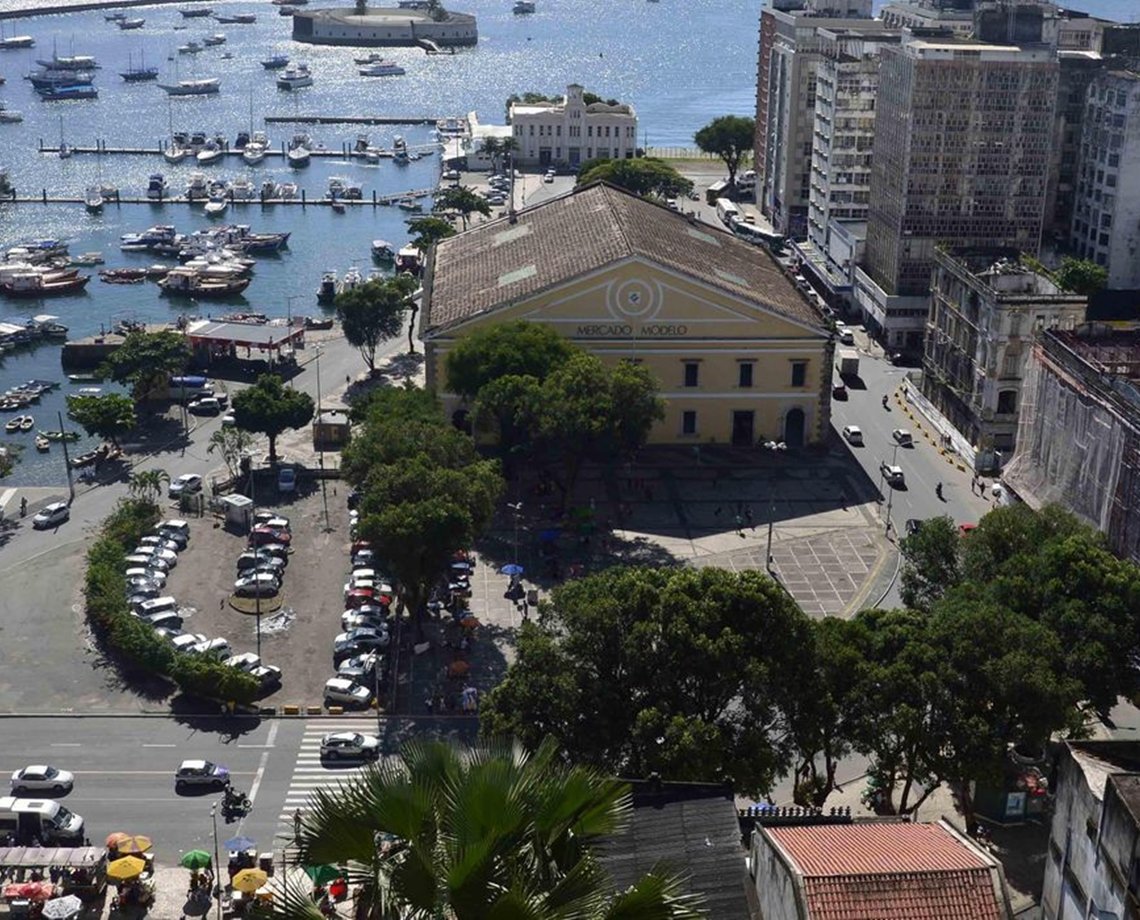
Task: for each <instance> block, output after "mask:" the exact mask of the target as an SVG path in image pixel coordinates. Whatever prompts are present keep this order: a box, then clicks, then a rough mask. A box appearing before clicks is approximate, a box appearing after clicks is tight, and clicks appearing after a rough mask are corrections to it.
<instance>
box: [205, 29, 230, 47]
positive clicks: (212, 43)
mask: <svg viewBox="0 0 1140 920" xmlns="http://www.w3.org/2000/svg"><path fill="white" fill-rule="evenodd" d="M225 43H226V35H225V33H224V32H215V33H214V34H213V35H208V36H206V38H204V39H203V40H202V44H204V45H205V46H206V47H207V48H216V47H217V46H218V45H224V44H225Z"/></svg>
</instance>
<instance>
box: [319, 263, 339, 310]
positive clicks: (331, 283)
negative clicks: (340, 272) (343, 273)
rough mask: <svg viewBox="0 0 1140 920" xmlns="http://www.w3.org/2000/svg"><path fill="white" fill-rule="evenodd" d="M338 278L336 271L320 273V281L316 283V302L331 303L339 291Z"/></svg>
mask: <svg viewBox="0 0 1140 920" xmlns="http://www.w3.org/2000/svg"><path fill="white" fill-rule="evenodd" d="M340 289H341V286H340V279H339V278H337V275H336V272H333V271H328V272H325V273H324V274H323V275H321V283H320V284H319V285H317V303H319V304H326V305H327V304H331V303H332V302H333V301H334V300H336V295H337V294H339V293H340Z"/></svg>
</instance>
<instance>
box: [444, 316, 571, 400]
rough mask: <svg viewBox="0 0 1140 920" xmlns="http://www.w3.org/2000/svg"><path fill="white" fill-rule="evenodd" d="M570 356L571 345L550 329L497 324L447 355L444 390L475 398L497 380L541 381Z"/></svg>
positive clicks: (525, 325)
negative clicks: (445, 386)
mask: <svg viewBox="0 0 1140 920" xmlns="http://www.w3.org/2000/svg"><path fill="white" fill-rule="evenodd" d="M573 353H574V346H573V345H572V344H571V343H570V342H568V341H566V339H564V338H563V337H562V336H560V335H559V334H558V333H557V332H555V331H554V330H553V329H551V328H550V327H549V326H545V325H542V324H541V323H528V322H525V321H523V320H519V321H516V322H511V323H496V324H494V325H491V326H489V327H485V328H482V329H479V330H477V331H476V332H474V333H472V334H471V335H469V336H467V337H466V338H464V339H462V340H461V341H460V342H459V344H457V345H456V346H455V347H454V348H453V349H452V350H451V351H449V352H448V353H447V388H448V390H450V391H451V392H452V393H456V394H458V395H459V396H462V397H464V398H465V399H474V398H475V397H476V396H477V395H478V394H479V391H480V390H482V389H483V387H484V386H486V385H487V384H488V383H490V382H491V381H492V380H497V379H498V378H499V377H506V376H508V375H515V376H519V377H534V378H535V379H536V380H539V381H542V380H544V379H546V376H547V375H548V374H550V373H551V372H552V371H554V370H555V369H557V368H558V367H560V366H561V365H562V364H564V363H565V362H566V361H567V360H568V359H569V358H570V355H572V354H573Z"/></svg>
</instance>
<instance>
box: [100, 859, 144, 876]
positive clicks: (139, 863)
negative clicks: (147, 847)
mask: <svg viewBox="0 0 1140 920" xmlns="http://www.w3.org/2000/svg"><path fill="white" fill-rule="evenodd" d="M145 868H146V863H145V862H143V860H141V859H139V858H138V857H137V856H124V857H123V858H122V859H116V860H115V861H114V862H113V863H111V865H109V866H108V867H107V878H109V879H114V880H115V881H117V882H126V881H129V880H130V879H133V878H138V877H139V876H140V875H142V871H143V869H145Z"/></svg>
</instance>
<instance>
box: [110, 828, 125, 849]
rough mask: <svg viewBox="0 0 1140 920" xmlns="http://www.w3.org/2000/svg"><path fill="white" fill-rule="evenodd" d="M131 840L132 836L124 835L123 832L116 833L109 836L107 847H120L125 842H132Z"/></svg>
mask: <svg viewBox="0 0 1140 920" xmlns="http://www.w3.org/2000/svg"><path fill="white" fill-rule="evenodd" d="M130 839H131V835H130V834H127V833H124V832H123V831H115V833H113V834H108V835H107V843H106V846H108V847H118V845H119V844H120V843H122V842H123V841H124V840H130Z"/></svg>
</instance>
